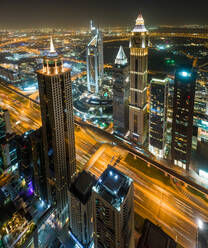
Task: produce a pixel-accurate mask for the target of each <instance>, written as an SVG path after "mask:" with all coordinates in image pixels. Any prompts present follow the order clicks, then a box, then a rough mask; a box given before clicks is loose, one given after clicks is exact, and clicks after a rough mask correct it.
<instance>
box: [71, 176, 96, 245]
mask: <svg viewBox="0 0 208 248" xmlns="http://www.w3.org/2000/svg"><path fill="white" fill-rule="evenodd" d="M95 184H96V179H95V177H93V176H92V175H90V174H89V173H88V172H86V171H82V172H81V173H80V174H79V175H78V177H77V178H76V180H75V181H74V183H73V184H72V185H71V187H70V190H69V213H70V214H69V215H70V218H69V220H70V221H69V224H70V229H71V231H72V233H73V235H74V236H75V237H76V238H77V239H78V240H79V242H80V243H81V244H82V246H83V247H86V248H88V247H89V246H90V244H92V241H93V216H92V204H93V203H92V197H91V196H92V187H93V186H94V185H95Z"/></svg>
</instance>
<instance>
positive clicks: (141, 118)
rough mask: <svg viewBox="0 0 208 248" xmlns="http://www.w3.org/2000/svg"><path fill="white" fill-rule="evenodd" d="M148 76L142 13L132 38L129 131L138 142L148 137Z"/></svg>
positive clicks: (145, 35)
mask: <svg viewBox="0 0 208 248" xmlns="http://www.w3.org/2000/svg"><path fill="white" fill-rule="evenodd" d="M147 76H148V39H147V29H146V28H145V26H144V19H143V17H142V15H141V14H140V15H139V16H138V18H137V20H136V26H135V27H134V29H133V30H132V36H131V39H130V103H129V131H130V136H131V138H132V139H134V140H135V141H136V142H138V143H140V144H143V143H144V142H145V140H146V137H147V129H148V124H147Z"/></svg>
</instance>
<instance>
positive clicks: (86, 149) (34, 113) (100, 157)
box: [0, 87, 208, 248]
mask: <svg viewBox="0 0 208 248" xmlns="http://www.w3.org/2000/svg"><path fill="white" fill-rule="evenodd" d="M0 102H1V103H0V106H1V107H3V108H8V109H9V110H10V115H11V119H12V127H13V129H14V131H16V132H18V133H23V132H25V131H28V130H30V129H37V128H38V127H39V126H40V125H41V119H40V111H39V109H38V107H37V106H36V108H34V106H33V105H31V103H30V101H29V100H27V99H24V98H22V97H20V96H17V95H16V94H15V93H13V92H11V91H9V90H7V89H6V88H3V87H1V88H0ZM18 122H19V123H18ZM103 143H105V144H103ZM111 144H112V140H109V139H107V138H106V137H104V136H100V134H98V133H95V132H94V131H92V130H89V129H88V128H82V127H76V152H77V155H76V156H77V162H78V169H83V168H86V169H88V170H89V171H90V172H92V173H93V174H94V175H95V176H97V177H98V176H99V175H100V174H101V173H102V172H103V171H104V170H105V168H106V166H107V164H109V163H110V164H112V165H113V164H114V162H115V161H116V160H117V158H118V157H119V156H121V158H122V159H121V161H120V162H119V163H118V164H117V165H116V168H118V169H119V170H121V171H122V172H124V173H125V174H127V175H129V176H130V177H131V178H132V179H133V180H134V187H135V212H137V213H138V214H140V215H141V216H142V217H144V218H149V219H150V220H151V221H153V222H154V223H155V224H158V225H160V226H161V227H162V228H163V229H164V230H165V231H166V232H167V233H168V234H169V235H170V236H171V237H172V238H173V239H175V240H176V241H177V242H179V243H180V244H181V245H183V246H184V247H187V248H194V247H195V240H196V223H197V219H198V218H200V219H202V220H206V221H208V206H205V203H204V204H203V203H202V204H201V205H200V206H198V205H197V204H195V203H194V201H190V199H189V198H188V197H186V196H185V195H184V194H183V193H181V192H178V191H177V190H176V189H174V188H172V187H168V186H165V185H164V184H162V183H161V182H158V181H156V180H154V179H152V178H149V177H147V176H145V175H144V174H143V173H142V172H140V171H138V170H135V169H132V168H129V166H128V165H127V164H126V163H125V161H124V158H125V157H126V155H127V154H128V152H127V151H126V150H124V149H122V148H120V147H118V146H116V147H113V146H112V145H111ZM193 197H194V196H192V198H193ZM197 200H198V199H196V201H197Z"/></svg>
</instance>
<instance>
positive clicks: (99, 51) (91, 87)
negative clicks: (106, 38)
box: [87, 21, 103, 94]
mask: <svg viewBox="0 0 208 248" xmlns="http://www.w3.org/2000/svg"><path fill="white" fill-rule="evenodd" d="M90 29H91V35H92V38H91V40H90V42H89V44H88V45H87V86H88V91H89V92H93V93H96V94H98V93H99V88H100V87H101V84H102V80H103V35H102V32H101V31H100V30H99V29H98V28H96V27H95V26H94V25H93V22H92V21H91V22H90Z"/></svg>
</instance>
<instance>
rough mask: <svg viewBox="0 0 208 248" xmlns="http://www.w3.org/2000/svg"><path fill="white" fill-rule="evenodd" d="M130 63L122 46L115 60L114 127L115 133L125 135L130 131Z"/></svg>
mask: <svg viewBox="0 0 208 248" xmlns="http://www.w3.org/2000/svg"><path fill="white" fill-rule="evenodd" d="M128 70H129V68H128V61H127V57H126V55H125V53H124V50H123V47H122V46H120V49H119V52H118V54H117V57H116V59H115V65H114V73H113V79H114V83H113V125H114V131H115V132H116V133H118V134H122V135H125V133H126V132H127V130H128V119H129V118H128V115H129V106H128V104H129V72H128Z"/></svg>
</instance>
